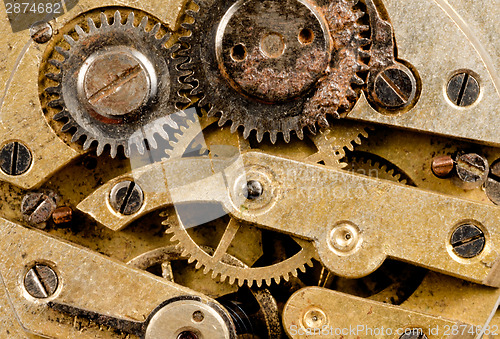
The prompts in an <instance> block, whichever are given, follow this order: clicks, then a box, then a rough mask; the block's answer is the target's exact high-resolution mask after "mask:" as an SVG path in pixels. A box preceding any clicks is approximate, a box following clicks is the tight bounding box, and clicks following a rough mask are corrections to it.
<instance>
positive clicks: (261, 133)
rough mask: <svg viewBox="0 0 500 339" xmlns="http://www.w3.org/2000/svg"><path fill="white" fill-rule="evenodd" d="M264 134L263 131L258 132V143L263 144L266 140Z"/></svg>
mask: <svg viewBox="0 0 500 339" xmlns="http://www.w3.org/2000/svg"><path fill="white" fill-rule="evenodd" d="M264 133H265V132H263V131H261V130H257V142H258V143H261V142H262V139H264Z"/></svg>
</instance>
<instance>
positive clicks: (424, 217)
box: [78, 153, 500, 286]
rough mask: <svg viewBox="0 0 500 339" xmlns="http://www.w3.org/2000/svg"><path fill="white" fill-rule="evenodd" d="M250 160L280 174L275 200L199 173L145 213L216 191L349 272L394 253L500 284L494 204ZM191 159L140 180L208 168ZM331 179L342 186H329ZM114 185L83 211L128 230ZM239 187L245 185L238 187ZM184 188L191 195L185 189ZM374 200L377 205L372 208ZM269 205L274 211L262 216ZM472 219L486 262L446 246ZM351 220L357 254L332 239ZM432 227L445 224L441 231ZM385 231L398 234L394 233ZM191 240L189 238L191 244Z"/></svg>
mask: <svg viewBox="0 0 500 339" xmlns="http://www.w3.org/2000/svg"><path fill="white" fill-rule="evenodd" d="M243 158H244V159H245V160H244V162H245V164H246V167H247V168H252V166H257V168H259V167H260V166H262V168H265V169H267V170H266V171H271V172H272V173H273V175H274V177H275V179H273V181H272V182H273V183H274V184H272V183H268V184H266V185H263V191H264V192H266V191H267V187H273V195H272V196H271V197H270V200H266V199H267V198H265V197H263V198H262V199H263V200H262V199H258V200H255V204H253V203H251V201H250V200H249V203H244V204H241V202H238V198H237V197H238V195H237V194H238V193H236V191H234V192H233V191H232V190H233V189H232V188H231V187H233V186H232V185H233V183H231V182H230V183H229V184H228V185H227V186H226V183H225V181H224V179H223V178H222V176H221V174H220V173H219V174H213V175H211V176H210V175H208V173H207V174H204V175H203V176H200V177H197V178H198V179H199V180H201V181H199V182H198V181H197V180H195V182H193V183H191V184H188V183H187V182H186V181H185V180H184V181H183V182H184V183H186V186H183V187H182V188H179V191H176V190H171V191H170V192H165V193H162V194H159V193H158V192H157V191H156V190H155V191H154V192H152V193H150V194H148V193H147V192H145V199H146V201H147V203H145V205H144V208H143V210H142V211H143V212H144V213H145V212H146V211H148V210H155V209H157V208H159V207H160V206H165V205H168V204H173V203H181V202H190V201H191V202H193V201H199V200H200V199H202V200H203V201H206V199H207V194H206V193H202V192H208V191H210V192H211V194H210V200H213V201H218V202H220V203H222V204H223V205H224V206H225V208H226V209H227V210H228V211H229V212H230V214H231V215H233V216H234V217H236V218H238V219H240V220H245V221H248V222H251V223H253V224H257V225H260V226H261V227H265V228H271V229H274V230H277V231H280V232H286V233H289V234H293V235H295V236H299V237H305V238H308V239H311V240H314V242H315V245H316V247H317V249H318V252H319V257H320V258H321V260H322V262H323V264H324V265H326V266H327V267H328V268H329V269H330V270H332V271H333V272H335V273H336V274H338V275H341V276H347V277H360V276H364V275H366V274H369V273H371V272H373V271H374V270H375V269H376V268H377V267H378V266H379V265H380V263H382V262H383V261H384V260H385V258H386V257H387V256H390V257H393V258H398V259H402V260H405V261H410V262H413V263H415V264H418V265H422V266H425V267H428V268H431V269H435V270H438V271H444V272H447V273H448V274H451V275H454V276H459V277H461V278H463V279H466V280H470V281H474V282H478V283H483V284H487V285H491V286H498V285H499V284H500V281H498V279H497V278H496V273H495V272H496V267H497V266H495V265H494V264H495V263H496V261H497V259H498V258H497V256H496V254H495V253H496V252H495V250H494V247H495V246H496V245H495V244H496V243H497V240H496V237H497V236H498V233H497V231H496V220H498V218H499V215H498V213H499V211H498V210H497V209H496V208H494V207H492V206H488V205H485V204H479V203H474V202H470V201H467V200H462V199H457V198H450V197H447V196H442V195H438V194H434V193H429V192H426V191H423V190H416V189H414V188H410V187H404V186H401V185H398V184H393V183H390V182H383V181H380V180H377V179H370V178H364V177H361V176H358V175H355V174H350V173H346V172H343V171H339V170H334V169H329V168H323V167H318V166H312V165H306V164H302V163H299V162H296V161H291V160H287V159H283V158H278V157H272V156H268V155H265V154H262V153H247V154H245V155H244V156H243ZM182 161H185V162H184V163H185V165H182ZM190 161H191V163H190V162H186V160H180V162H177V163H176V165H174V164H173V163H171V162H170V163H169V162H166V163H164V164H157V165H153V166H151V167H149V168H145V169H144V171H143V172H142V173H136V180H141V181H143V182H145V183H146V182H150V183H151V182H155V181H157V180H158V179H156V178H158V176H161V177H163V178H171V180H172V178H175V174H173V173H182V172H183V171H182V170H179V167H178V166H181V168H182V166H189V167H190V168H201V167H202V166H203V165H202V164H203V162H206V161H207V160H202V159H201V160H198V161H197V162H196V161H195V160H190ZM195 163H197V165H195ZM191 166H192V167H191ZM210 168H211V166H210ZM210 171H211V170H210ZM239 171H241V168H238V167H237V166H236V167H235V166H234V165H233V166H232V167H228V169H227V170H226V171H225V173H226V174H225V175H226V176H228V177H233V178H234V179H232V180H234V182H236V181H237V178H238V177H239V175H241V174H238V173H239ZM154 173H155V174H154ZM169 173H172V174H169ZM250 173H252V171H248V172H247V175H249V174H250ZM257 173H259V172H257ZM253 175H256V174H253ZM311 178H314V181H311V180H310V179H311ZM117 180H120V179H119V178H118V179H117ZM191 180H193V179H191ZM274 180H276V181H274ZM175 181H177V179H175ZM179 182H181V181H179ZM277 182H281V183H284V184H283V186H275V185H276V183H277ZM292 183H293V184H292ZM325 183H335V184H330V185H325ZM111 185H113V183H112V182H110V183H108V184H107V185H105V186H103V187H102V188H100V189H99V190H98V191H96V192H95V193H94V194H93V195H92V196H91V197H89V198H88V199H87V200H86V201H84V202H82V204H80V205H79V206H78V208H79V209H80V210H81V211H83V212H85V213H87V214H89V215H91V216H93V217H94V218H96V219H97V220H98V221H99V222H100V223H102V224H104V225H107V226H108V227H110V228H114V229H121V228H123V227H125V226H126V225H127V222H128V221H129V220H133V219H128V220H127V219H124V218H117V217H116V216H115V215H114V213H111V211H109V209H107V208H106V207H105V206H103V204H102V201H104V200H105V199H106V198H105V197H106V194H107V193H106V192H107V190H108V187H110V186H111ZM149 185H150V184H149ZM234 187H235V189H240V188H239V187H240V186H238V185H237V184H236V185H235V186H234ZM180 190H182V192H183V193H180ZM382 192H384V193H383V194H389V195H391V196H397V197H399V198H400V199H402V200H404V201H405V202H406V203H407V204H408V206H418V208H415V209H410V208H407V209H400V208H399V206H398V205H396V204H386V203H385V202H384V200H383V199H378V198H377V199H376V198H375V197H379V196H381V194H382ZM300 197H306V198H307V199H302V198H300ZM178 199H181V200H178ZM235 199H236V200H235ZM297 201H301V205H300V207H299V208H297V206H296V202H297ZM367 204H369V206H370V207H369V208H368V205H367ZM313 206H314V208H315V209H316V210H318V208H319V207H322V208H325V209H328V210H330V209H331V208H334V209H335V210H336V211H337V212H336V213H335V215H334V216H333V215H330V214H328V213H326V214H323V213H318V214H317V215H316V214H315V215H314V217H312V216H311V215H310V211H311V210H312V209H313ZM435 208H439V210H440V211H441V214H435V213H434V209H435ZM360 209H364V210H368V211H377V213H378V215H379V219H377V220H379V221H378V222H377V223H374V222H373V219H372V217H371V213H354V212H353V211H355V210H360ZM262 210H264V211H266V213H262ZM409 219H411V220H412V222H411V223H401V222H399V221H398V220H409ZM471 219H472V220H475V221H476V222H477V223H479V224H481V225H482V227H484V228H485V229H486V230H487V231H488V234H489V237H491V240H490V241H491V247H488V250H487V251H485V252H483V253H482V255H481V256H479V257H478V259H476V260H474V261H471V262H462V261H460V260H456V258H455V257H454V256H453V255H451V256H450V254H452V253H451V251H452V248H451V245H449V247H448V246H446V244H449V240H448V239H449V234H450V232H451V231H452V230H454V229H455V227H456V225H457V224H458V223H461V222H463V221H465V220H471ZM277 220H279V222H278V221H277ZM345 221H349V222H350V223H353V224H354V225H357V226H358V227H359V228H360V230H362V234H363V235H362V239H361V240H360V243H361V244H359V245H358V248H357V250H356V251H354V252H353V253H349V255H348V256H345V255H339V254H338V253H335V252H333V251H332V250H331V248H330V246H329V244H328V241H327V239H328V236H327V234H329V232H330V231H331V230H332V229H333V228H335V227H336V226H337V225H339V223H341V222H345ZM382 225H383V226H382ZM431 225H442V226H441V227H439V228H435V227H433V226H431ZM181 229H182V228H181ZM179 234H183V233H179ZM383 234H387V235H388V234H390V235H391V236H387V237H386V236H383ZM398 234H400V235H398ZM431 235H432V236H431ZM408 236H410V237H411V238H412V241H411V242H405V243H399V240H398V239H402V238H405V237H408ZM186 239H189V238H186ZM376 239H379V240H378V241H376ZM382 239H383V240H382ZM380 241H383V243H384V244H385V246H381V244H380V243H379V242H380ZM183 243H186V242H185V241H183ZM396 243H397V244H398V245H397V246H396ZM422 246H425V247H428V246H433V248H434V250H433V251H432V254H431V253H428V252H422V251H421V247H422ZM191 252H192V251H191ZM484 263H487V265H485V264H484Z"/></svg>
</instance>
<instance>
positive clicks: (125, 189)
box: [109, 180, 144, 215]
mask: <svg viewBox="0 0 500 339" xmlns="http://www.w3.org/2000/svg"><path fill="white" fill-rule="evenodd" d="M109 202H110V204H111V206H112V207H113V209H114V210H115V211H116V212H118V213H121V214H124V215H131V214H135V213H137V212H138V211H139V210H140V209H141V207H142V204H143V203H144V193H143V191H142V189H141V188H140V187H139V185H137V184H136V183H135V182H133V181H130V180H126V181H120V182H119V183H117V184H116V185H115V186H114V187H113V188H112V189H111V193H110V195H109Z"/></svg>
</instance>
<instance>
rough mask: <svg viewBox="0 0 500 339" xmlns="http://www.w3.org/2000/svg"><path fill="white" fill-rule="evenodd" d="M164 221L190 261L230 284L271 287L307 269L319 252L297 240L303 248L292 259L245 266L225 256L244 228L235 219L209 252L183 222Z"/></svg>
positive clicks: (306, 243) (309, 244)
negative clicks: (213, 250) (231, 243)
mask: <svg viewBox="0 0 500 339" xmlns="http://www.w3.org/2000/svg"><path fill="white" fill-rule="evenodd" d="M164 224H166V225H169V226H170V227H169V228H168V229H167V231H166V232H167V233H170V234H172V238H171V241H172V243H174V244H176V247H177V248H178V249H179V250H180V251H181V252H182V256H183V257H187V258H188V262H189V263H193V262H196V269H200V268H203V271H204V273H205V274H208V273H210V272H212V278H213V279H216V278H217V277H219V279H220V280H221V281H226V279H227V280H228V282H229V283H230V284H235V283H237V284H238V285H239V286H243V285H247V286H249V287H251V286H252V285H254V284H256V285H257V286H258V287H260V286H262V285H263V284H264V283H265V284H267V285H268V286H269V285H271V283H272V282H273V281H275V282H276V283H279V282H280V281H281V280H282V279H283V280H285V281H288V280H289V279H290V276H294V277H296V276H297V275H298V273H299V271H301V272H305V270H306V266H312V265H313V264H312V260H311V259H313V258H315V255H316V250H315V247H314V245H313V243H312V242H308V241H305V240H300V239H294V241H295V242H296V243H297V244H298V245H299V246H300V247H301V249H300V250H299V251H298V252H297V253H295V254H293V255H292V256H290V257H289V258H286V259H285V260H283V261H280V262H277V263H274V264H270V265H267V266H259V267H245V266H242V265H241V264H240V263H238V262H237V261H231V260H227V258H226V257H227V256H226V252H225V251H226V250H227V248H228V247H229V245H230V242H231V240H232V239H233V237H234V235H235V234H236V232H237V231H238V229H239V228H240V227H245V226H244V225H240V223H239V222H238V221H236V220H235V219H231V220H230V221H229V223H228V226H227V228H226V230H225V232H224V235H223V236H222V238H221V240H220V243H219V245H218V246H217V249H216V250H215V252H214V253H211V252H209V251H206V250H204V248H203V246H200V245H198V244H197V243H196V242H195V241H194V240H193V238H192V237H191V236H190V234H189V233H188V231H187V230H186V228H184V227H183V226H182V224H181V223H179V222H174V223H172V222H169V221H168V220H167V221H165V222H164Z"/></svg>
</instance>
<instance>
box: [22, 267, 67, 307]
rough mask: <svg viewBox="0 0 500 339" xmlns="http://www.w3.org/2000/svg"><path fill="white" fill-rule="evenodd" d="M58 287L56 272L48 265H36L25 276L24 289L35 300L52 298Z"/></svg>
mask: <svg viewBox="0 0 500 339" xmlns="http://www.w3.org/2000/svg"><path fill="white" fill-rule="evenodd" d="M58 285H59V279H58V277H57V274H56V272H55V271H54V270H53V269H52V268H50V267H49V266H47V265H42V264H36V265H35V266H33V267H32V268H31V269H30V270H29V271H28V273H26V275H25V276H24V288H25V289H26V291H27V292H28V293H29V294H30V295H31V296H32V297H34V298H38V299H42V298H48V297H50V296H52V295H53V294H54V293H55V292H56V290H57V286H58Z"/></svg>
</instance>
